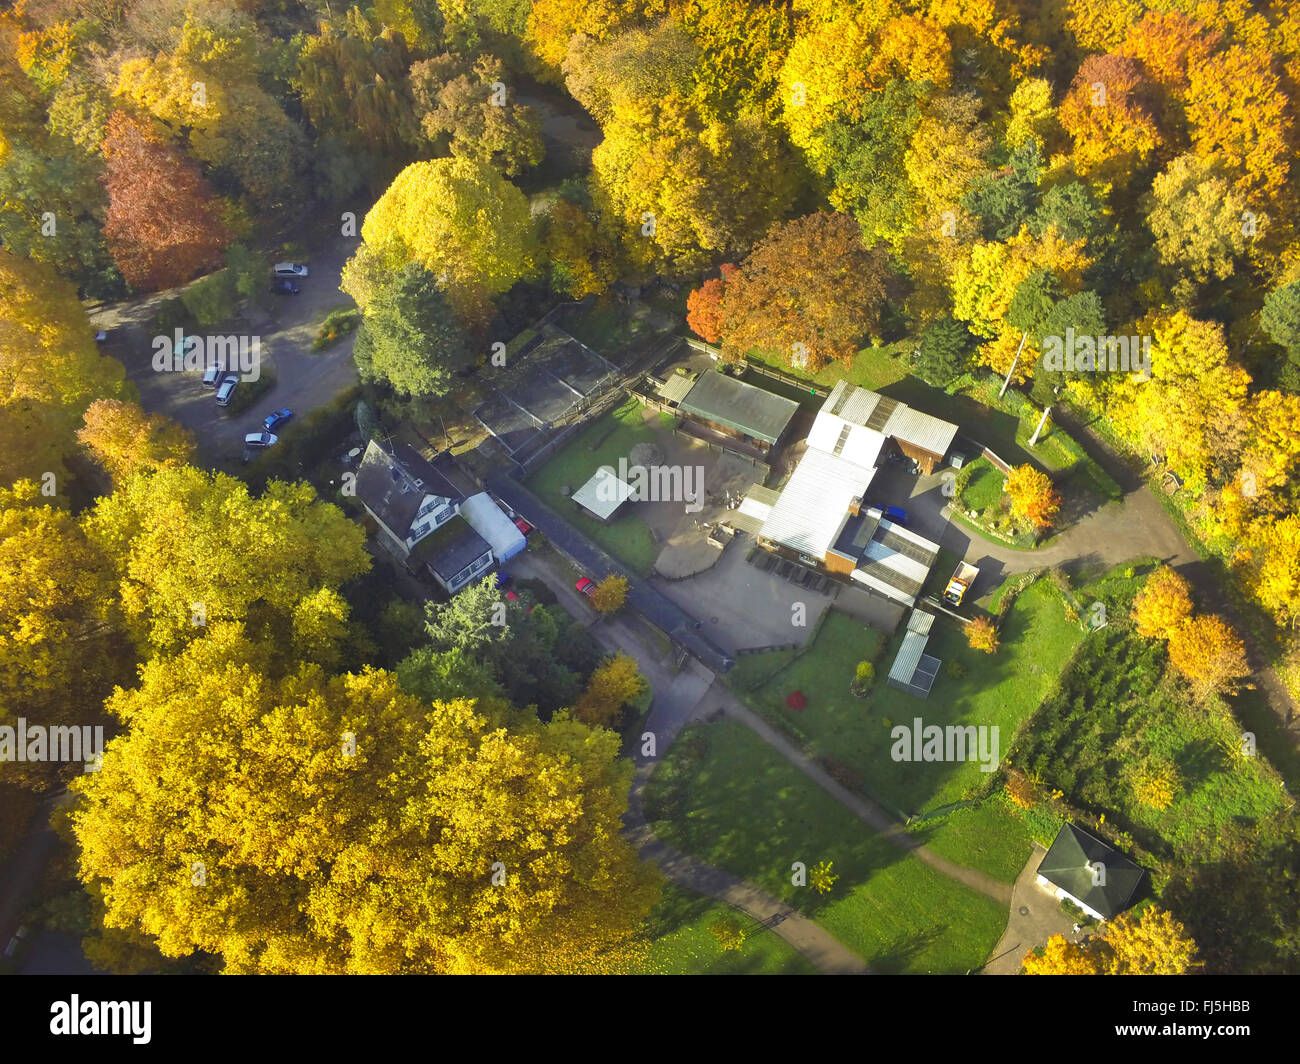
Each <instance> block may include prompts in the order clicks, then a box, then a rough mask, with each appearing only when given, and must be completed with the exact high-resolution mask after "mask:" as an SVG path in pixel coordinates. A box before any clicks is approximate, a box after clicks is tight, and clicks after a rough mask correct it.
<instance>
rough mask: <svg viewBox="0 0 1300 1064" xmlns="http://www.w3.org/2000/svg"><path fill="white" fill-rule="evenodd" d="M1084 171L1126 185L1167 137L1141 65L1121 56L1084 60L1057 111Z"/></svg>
mask: <svg viewBox="0 0 1300 1064" xmlns="http://www.w3.org/2000/svg"><path fill="white" fill-rule="evenodd" d="M1058 115H1059V117H1060V121H1061V125H1062V126H1063V127H1064V128H1065V131H1066V132H1067V133H1069V134H1070V136H1071V137H1073V138H1074V152H1073V155H1072V159H1073V161H1074V165H1075V168H1076V169H1077V170H1078V172H1079V173H1080V174H1084V175H1087V176H1089V177H1094V178H1096V179H1097V180H1100V181H1105V182H1108V183H1110V184H1113V185H1116V186H1119V187H1121V188H1122V187H1125V186H1126V185H1128V183H1129V181H1130V180H1131V179H1132V178H1133V176H1134V174H1135V172H1136V171H1137V170H1138V169H1140V168H1141V167H1142V166H1144V165H1145V164H1146V162H1147V160H1148V159H1149V158H1150V157H1151V155H1152V154H1153V153H1154V152H1155V151H1156V150H1157V149H1158V148H1159V147H1160V145H1161V144H1162V143H1163V141H1164V138H1163V135H1162V133H1161V130H1160V127H1159V124H1158V122H1157V119H1156V115H1155V113H1154V105H1153V100H1152V93H1151V86H1150V83H1149V82H1148V80H1147V78H1146V76H1145V75H1144V74H1143V72H1142V68H1141V67H1140V66H1138V64H1137V63H1136V62H1135V61H1133V60H1132V59H1128V58H1126V57H1124V56H1119V55H1093V56H1089V57H1088V58H1087V59H1085V60H1084V61H1083V64H1082V66H1080V67H1079V72H1078V74H1076V75H1075V78H1074V81H1072V82H1071V83H1070V89H1069V91H1068V92H1067V93H1066V95H1065V99H1064V100H1063V101H1062V102H1061V107H1060V110H1059V111H1058Z"/></svg>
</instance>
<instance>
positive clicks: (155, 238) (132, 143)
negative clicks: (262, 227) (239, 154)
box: [104, 111, 232, 291]
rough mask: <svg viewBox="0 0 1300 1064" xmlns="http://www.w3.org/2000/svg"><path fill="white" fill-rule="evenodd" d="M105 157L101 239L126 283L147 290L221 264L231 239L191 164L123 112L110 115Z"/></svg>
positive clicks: (196, 168) (185, 278) (203, 182)
mask: <svg viewBox="0 0 1300 1064" xmlns="http://www.w3.org/2000/svg"><path fill="white" fill-rule="evenodd" d="M104 156H105V158H106V159H107V163H106V167H105V174H104V180H105V184H106V185H107V187H108V215H107V219H106V221H105V223H104V235H105V237H106V238H107V240H108V247H109V250H110V251H111V252H112V254H113V258H114V259H115V260H116V262H117V265H118V269H120V270H121V271H122V276H123V277H125V278H126V279H127V281H129V282H130V283H131V284H132V285H134V286H135V287H137V288H142V289H145V290H148V291H153V290H156V289H159V288H168V287H171V286H173V285H178V284H181V283H183V282H185V281H188V280H189V279H190V278H192V277H193V276H194V275H195V274H197V273H199V272H201V271H202V270H205V269H215V268H216V267H217V266H219V265H220V264H221V252H222V249H224V248H225V247H226V246H227V245H228V244H229V243H230V242H231V239H232V234H231V232H230V230H229V229H227V228H226V226H225V224H224V223H223V222H222V220H221V217H220V212H219V210H218V204H217V201H216V197H215V196H214V195H213V193H212V189H211V188H210V187H209V186H208V183H207V182H206V181H205V180H204V179H203V178H202V177H201V176H200V174H199V170H198V167H197V166H196V165H195V164H194V163H193V162H192V161H191V160H189V159H186V158H185V156H184V155H183V154H182V153H181V152H180V151H179V150H178V149H177V148H176V147H174V146H173V145H172V144H170V143H168V142H167V140H166V139H165V138H163V137H162V136H160V135H159V134H158V133H157V132H155V131H154V130H153V129H152V128H151V127H150V126H149V124H148V123H147V122H144V121H142V120H140V119H137V118H132V117H130V116H129V115H127V114H126V113H125V112H122V111H114V112H113V114H112V115H111V116H110V117H109V120H108V134H107V137H106V138H105V140H104Z"/></svg>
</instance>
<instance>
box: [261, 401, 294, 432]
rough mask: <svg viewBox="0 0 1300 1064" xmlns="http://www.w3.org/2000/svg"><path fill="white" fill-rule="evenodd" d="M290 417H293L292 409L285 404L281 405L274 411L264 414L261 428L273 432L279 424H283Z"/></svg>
mask: <svg viewBox="0 0 1300 1064" xmlns="http://www.w3.org/2000/svg"><path fill="white" fill-rule="evenodd" d="M291 417H293V411H292V410H290V409H289V408H288V407H287V406H283V407H281V408H280V409H279V410H277V411H275V412H274V413H271V414H267V415H266V417H265V419H264V420H263V421H262V428H264V429H266V431H267V432H274V431H275V430H276V429H278V428H279V427H280V426H281V425H283V424H285V423H286V422H287V421H288V420H289V419H290V418H291Z"/></svg>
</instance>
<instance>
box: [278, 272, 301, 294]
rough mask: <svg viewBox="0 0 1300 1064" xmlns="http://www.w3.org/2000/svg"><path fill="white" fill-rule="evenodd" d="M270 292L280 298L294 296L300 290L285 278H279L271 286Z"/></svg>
mask: <svg viewBox="0 0 1300 1064" xmlns="http://www.w3.org/2000/svg"><path fill="white" fill-rule="evenodd" d="M271 291H272V292H274V293H275V294H276V295H280V296H296V295H297V294H298V293H299V292H301V291H302V289H301V288H300V287H299V286H298V285H296V284H294V283H293V282H292V281H290V280H289V279H288V278H286V277H281V278H280V279H279V280H277V281H276V282H275V284H273V285H272V286H271Z"/></svg>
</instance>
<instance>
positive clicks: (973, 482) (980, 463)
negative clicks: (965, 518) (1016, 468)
mask: <svg viewBox="0 0 1300 1064" xmlns="http://www.w3.org/2000/svg"><path fill="white" fill-rule="evenodd" d="M970 470H971V471H970V474H969V475H968V477H967V479H966V484H965V486H964V487H963V488H962V492H961V501H962V504H963V505H964V506H965V507H966V509H968V510H979V511H981V512H982V511H984V510H987V509H990V508H991V507H994V506H997V505H998V503H999V502H1001V501H1002V485H1003V482H1004V481H1005V480H1006V474H1004V473H1003V472H1002V470H1000V469H996V468H994V466H993V463H992V462H990V461H989V460H988V459H987V458H978V459H976V460H975V461H974V462H972V463H971V464H970ZM963 472H965V470H963Z"/></svg>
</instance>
